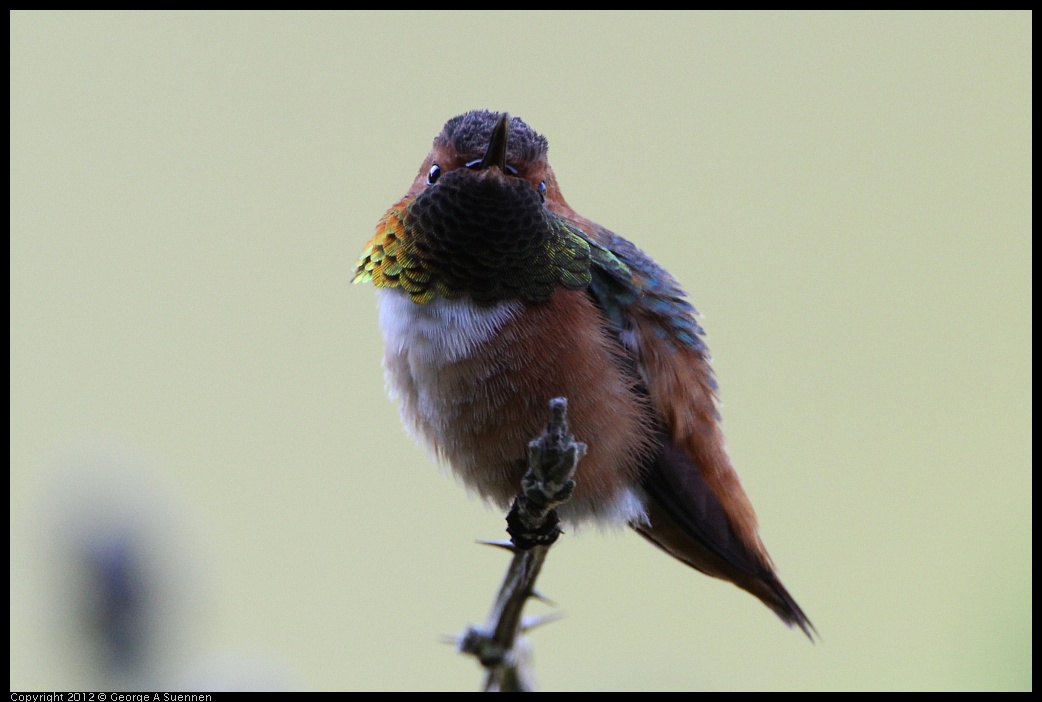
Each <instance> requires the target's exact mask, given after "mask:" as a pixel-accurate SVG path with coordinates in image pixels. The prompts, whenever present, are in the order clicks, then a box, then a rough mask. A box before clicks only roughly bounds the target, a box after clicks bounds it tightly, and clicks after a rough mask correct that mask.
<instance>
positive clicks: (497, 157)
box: [476, 112, 510, 173]
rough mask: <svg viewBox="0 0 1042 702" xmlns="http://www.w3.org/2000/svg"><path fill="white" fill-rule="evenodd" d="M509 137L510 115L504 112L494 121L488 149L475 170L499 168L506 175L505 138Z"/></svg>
mask: <svg viewBox="0 0 1042 702" xmlns="http://www.w3.org/2000/svg"><path fill="white" fill-rule="evenodd" d="M509 136H510V115H508V114H507V113H506V112H504V113H503V114H501V115H500V116H499V119H498V120H496V126H494V127H492V136H491V137H489V140H488V148H486V149H485V155H484V156H482V157H481V162H480V163H479V164H478V165H477V167H476V168H477V170H479V171H483V170H485V169H486V168H489V167H490V166H499V170H501V171H503V172H504V173H506V165H507V137H509Z"/></svg>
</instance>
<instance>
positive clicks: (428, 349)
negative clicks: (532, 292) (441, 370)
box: [377, 288, 523, 366]
mask: <svg viewBox="0 0 1042 702" xmlns="http://www.w3.org/2000/svg"><path fill="white" fill-rule="evenodd" d="M377 300H378V302H379V305H380V328H381V329H382V330H383V334H384V343H385V344H386V346H387V352H388V353H390V354H396V355H397V354H406V355H408V357H409V360H410V362H411V363H413V364H421V365H432V366H441V365H445V364H448V363H452V362H454V361H459V360H461V359H463V358H466V357H468V356H470V355H471V353H473V351H474V349H475V348H476V347H477V346H479V345H480V344H482V343H484V342H485V341H488V340H489V339H490V338H492V336H493V335H495V333H496V332H498V331H499V330H500V329H501V328H502V327H503V325H504V324H506V323H507V322H509V321H510V320H511V319H514V318H515V317H517V316H518V315H519V314H520V313H521V310H522V309H523V305H522V303H520V302H517V301H513V302H501V303H499V304H496V305H492V306H491V307H479V306H477V305H475V304H474V303H473V302H470V301H469V300H464V299H459V300H446V299H444V298H437V299H435V300H432V301H431V302H428V303H427V304H424V305H418V304H416V303H415V302H413V301H412V300H410V299H409V295H408V294H407V293H405V292H404V291H402V290H400V289H398V288H385V289H381V290H378V291H377Z"/></svg>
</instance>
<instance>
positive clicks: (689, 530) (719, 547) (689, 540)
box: [631, 442, 817, 642]
mask: <svg viewBox="0 0 1042 702" xmlns="http://www.w3.org/2000/svg"><path fill="white" fill-rule="evenodd" d="M643 487H644V489H645V491H646V492H647V495H648V501H647V508H648V521H647V522H646V523H634V524H631V526H632V527H633V529H634V530H636V531H637V533H639V534H640V535H641V536H643V537H644V538H645V539H647V540H648V541H650V542H652V543H653V544H655V545H656V546H658V547H659V548H661V549H662V550H663V551H665V552H666V553H668V554H670V555H671V556H673V557H674V558H676V559H677V560H680V561H682V562H684V563H686V564H687V565H689V566H691V567H692V568H695V569H697V570H699V571H701V572H703V573H705V574H706V575H711V576H713V577H715V578H721V579H723V580H727V581H729V582H732V583H734V584H735V585H737V586H738V587H740V588H742V589H743V590H745V591H746V592H749V593H751V594H752V595H755V596H756V597H757V598H759V599H760V601H762V602H763V603H764V604H765V605H767V606H768V607H770V608H771V610H772V611H773V612H774V613H775V614H777V615H778V617H779V618H780V619H781V620H782V621H783V622H785V623H786V624H787V625H788V626H790V627H799V628H800V629H801V630H802V631H803V633H804V634H806V635H807V638H808V639H810V640H811V641H812V642H813V641H814V638H815V636H816V635H817V630H816V629H815V628H814V625H813V624H811V622H810V619H808V618H807V615H806V614H804V612H803V610H802V609H800V606H799V605H798V604H796V600H795V599H793V597H792V595H790V594H789V592H788V590H786V589H785V586H784V585H782V583H781V581H780V580H779V579H778V576H777V575H775V573H774V569H773V567H772V566H771V564H770V562H769V561H767V560H765V559H764V558H761V557H760V556H759V555H758V554H756V552H755V551H754V550H753V549H752V548H750V547H748V546H747V545H745V544H743V543H742V542H741V541H740V540H739V539H738V537H737V536H736V535H735V532H734V531H733V530H732V529H731V526H730V523H729V522H728V520H727V515H726V514H725V513H724V510H723V507H722V506H721V504H720V501H719V500H718V499H717V498H716V496H715V495H714V494H713V492H712V491H711V490H710V489H709V487H708V486H707V485H706V483H705V482H704V481H703V480H702V478H701V474H700V473H699V471H698V469H697V468H696V467H695V466H694V465H693V464H692V463H691V461H690V460H688V458H687V457H686V456H685V455H684V454H682V453H681V452H680V451H678V450H676V449H675V448H674V447H673V446H672V444H670V443H668V442H667V444H666V446H665V447H664V448H663V452H662V454H660V456H659V458H658V459H657V460H656V461H655V462H654V464H653V465H652V466H651V467H650V469H649V471H648V473H647V474H646V475H645V477H644V481H643Z"/></svg>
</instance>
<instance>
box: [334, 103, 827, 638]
mask: <svg viewBox="0 0 1042 702" xmlns="http://www.w3.org/2000/svg"><path fill="white" fill-rule="evenodd" d="M547 151H548V142H547V139H546V138H545V137H544V136H542V135H541V134H539V133H537V132H536V131H535V130H533V129H532V128H531V127H529V126H528V125H527V124H526V123H525V122H524V121H522V120H521V119H520V118H518V117H511V116H510V115H509V114H507V113H505V112H491V111H488V110H475V111H471V112H467V113H465V114H462V115H458V116H456V117H453V118H452V119H450V120H449V121H448V122H447V123H446V124H445V126H444V127H443V128H442V130H441V132H440V133H439V134H438V135H437V136H436V137H435V139H434V144H433V147H432V149H431V151H430V153H429V154H427V157H426V158H425V159H424V160H423V163H422V164H421V165H420V170H419V173H418V174H417V175H416V178H415V179H414V180H413V182H412V185H411V186H410V187H409V190H408V191H407V192H406V193H405V196H404V197H403V198H402V199H400V200H399V201H398V202H396V203H395V204H394V205H392V206H391V208H390V209H389V210H387V212H386V214H384V216H383V218H382V219H381V220H380V222H379V224H378V225H377V227H376V233H375V235H374V236H373V237H372V238H371V239H370V240H369V242H368V243H367V244H366V246H365V249H364V250H363V251H362V254H361V257H360V258H359V261H358V264H357V268H356V270H355V275H354V279H353V282H355V283H365V282H368V283H372V284H373V285H374V286H375V287H376V288H377V303H378V309H379V322H380V327H381V329H382V332H383V337H384V346H385V352H384V369H385V375H386V380H387V385H388V389H389V392H390V394H391V396H392V397H393V398H395V399H396V400H397V402H398V403H399V407H400V410H401V415H402V420H403V423H404V425H405V426H406V428H407V430H409V431H410V432H411V433H412V434H413V435H414V436H415V437H416V438H417V439H418V440H419V441H420V442H421V443H422V444H425V445H426V447H427V448H428V449H429V451H430V452H431V453H432V454H433V455H434V456H435V458H436V459H438V460H439V461H440V462H442V463H445V464H447V465H448V466H449V467H450V468H451V469H452V471H453V472H454V473H455V474H456V476H457V477H458V478H460V479H461V481H462V482H463V483H464V485H465V486H466V487H467V488H468V489H469V490H470V491H471V492H473V493H476V494H478V495H480V496H481V497H482V498H484V499H485V500H486V501H487V502H490V503H492V504H495V505H498V506H499V507H501V508H504V509H506V508H509V507H510V505H511V503H512V501H513V498H514V496H515V495H516V494H517V493H518V491H519V489H520V485H521V478H522V475H523V474H524V472H525V469H526V465H527V461H526V455H527V447H528V440H529V438H530V437H532V436H536V435H538V434H539V433H540V431H541V430H542V428H543V425H544V423H545V412H546V406H547V402H548V401H549V400H550V399H551V398H554V397H562V396H563V397H567V399H568V407H569V422H570V425H571V428H572V432H573V434H574V435H575V437H576V440H578V441H581V442H584V443H585V444H587V446H588V447H589V448H588V452H587V454H586V456H585V458H583V459H582V460H581V461H580V462H579V465H578V468H577V470H576V474H575V489H574V492H573V494H572V497H571V500H570V501H569V502H567V503H566V504H564V505H562V506H560V507H558V513H559V517H560V518H561V520H562V521H564V522H565V523H571V524H576V525H578V524H582V523H590V522H593V523H597V524H603V525H628V526H629V527H631V528H633V529H634V530H635V531H636V532H637V533H638V534H640V535H641V536H643V537H644V538H645V539H647V540H648V541H650V542H651V543H652V544H654V545H655V546H657V547H659V548H660V549H662V550H663V551H665V552H666V553H668V554H669V555H671V556H673V557H674V558H676V559H677V560H679V561H681V562H682V563H685V564H686V565H688V566H690V567H692V568H694V569H696V570H699V571H701V572H703V573H705V574H706V575H710V576H712V577H715V578H720V579H722V580H726V581H728V582H731V583H733V584H734V585H737V586H738V587H740V588H742V589H743V590H746V591H747V592H749V593H751V594H753V595H754V596H756V597H757V598H759V599H760V600H761V601H762V602H763V603H764V604H765V605H767V606H768V607H769V608H770V609H771V610H773V611H774V613H775V614H776V615H778V617H780V618H781V620H782V621H783V622H785V623H786V624H787V625H789V626H790V627H794V626H795V627H799V628H800V629H801V630H802V631H803V632H804V633H805V634H806V635H807V636H808V638H810V639H811V640H812V641H813V636H812V632H814V628H813V625H812V624H811V622H810V620H809V619H808V618H807V616H806V615H805V614H804V613H803V610H802V609H800V606H799V605H798V604H797V603H796V600H794V599H793V597H792V596H791V595H790V594H789V592H788V591H787V590H786V589H785V587H784V585H782V583H781V581H780V580H779V579H778V576H777V574H776V572H775V568H774V565H773V563H772V561H771V557H770V556H769V555H768V553H767V550H766V548H765V547H764V545H763V543H762V541H761V540H760V537H759V535H758V527H757V521H756V514H755V512H754V511H753V507H752V504H751V503H750V501H749V498H748V497H747V496H746V494H745V491H744V490H743V488H742V485H741V483H740V481H739V478H738V474H737V472H736V471H735V469H734V467H733V465H732V463H731V459H730V457H729V456H728V453H727V449H726V446H725V441H724V436H723V433H722V432H721V429H720V414H719V412H718V408H717V383H716V380H715V378H714V374H713V371H712V368H711V367H710V357H709V350H708V348H707V346H706V344H705V341H704V338H703V337H704V332H703V330H702V328H701V326H700V325H699V323H698V321H697V320H696V316H697V315H698V312H697V311H696V310H695V308H694V307H693V306H692V305H691V304H690V303H689V302H688V301H687V300H686V299H685V298H686V294H685V292H684V291H683V290H682V289H681V287H680V284H679V283H678V282H677V281H676V279H675V278H674V277H673V276H672V275H670V274H669V273H668V272H667V271H666V270H665V269H663V268H662V267H661V266H659V265H658V264H657V263H655V261H653V260H652V259H651V258H650V257H649V256H648V255H646V254H645V253H643V252H642V251H641V250H640V249H638V248H637V247H636V246H635V245H634V244H632V243H631V242H629V241H628V240H626V239H624V238H622V237H621V236H619V235H617V234H615V233H614V232H612V231H610V230H608V229H606V228H605V227H602V226H601V225H599V224H597V223H596V222H593V221H592V220H589V219H587V218H586V217H583V216H582V215H580V214H579V213H577V212H576V211H575V210H573V209H572V208H571V207H570V206H569V205H568V203H567V202H566V201H565V199H564V196H563V195H562V194H561V190H560V188H559V186H558V183H557V177H556V176H555V175H554V171H553V169H552V168H551V167H550V162H549V161H548V159H547ZM815 633H816V632H815Z"/></svg>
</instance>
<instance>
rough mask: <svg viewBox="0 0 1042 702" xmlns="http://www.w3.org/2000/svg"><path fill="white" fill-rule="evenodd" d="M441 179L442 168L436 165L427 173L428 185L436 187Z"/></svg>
mask: <svg viewBox="0 0 1042 702" xmlns="http://www.w3.org/2000/svg"><path fill="white" fill-rule="evenodd" d="M440 177H441V166H439V165H438V164H436V163H435V164H434V165H433V166H431V169H430V170H429V171H427V185H434V184H435V183H437V182H438V178H440Z"/></svg>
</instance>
